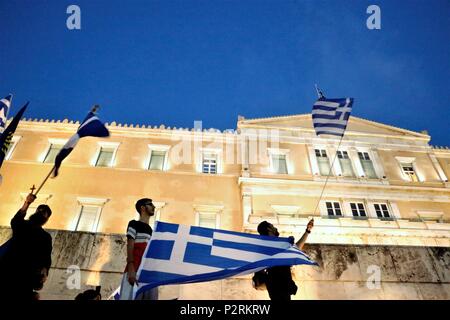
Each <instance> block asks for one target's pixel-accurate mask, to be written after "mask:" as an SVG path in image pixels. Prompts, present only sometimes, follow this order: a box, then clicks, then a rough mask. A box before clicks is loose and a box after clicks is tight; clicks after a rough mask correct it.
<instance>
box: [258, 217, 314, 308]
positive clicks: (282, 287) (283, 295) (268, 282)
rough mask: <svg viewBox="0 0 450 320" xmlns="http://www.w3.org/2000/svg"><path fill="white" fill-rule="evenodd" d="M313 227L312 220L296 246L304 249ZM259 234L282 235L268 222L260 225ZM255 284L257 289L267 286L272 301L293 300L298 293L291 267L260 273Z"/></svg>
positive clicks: (276, 268) (281, 267)
mask: <svg viewBox="0 0 450 320" xmlns="http://www.w3.org/2000/svg"><path fill="white" fill-rule="evenodd" d="M313 226H314V220H313V219H311V220H310V221H309V222H308V225H307V226H306V230H305V232H304V234H303V236H302V237H301V238H300V240H298V241H297V243H296V244H295V245H296V246H297V247H298V248H299V249H300V250H302V249H303V246H304V245H305V242H306V239H307V238H308V235H309V234H310V233H311V229H312V228H313ZM258 233H259V234H260V235H265V236H273V237H278V236H279V235H280V234H279V232H278V230H277V228H275V227H274V226H273V224H271V223H269V222H267V221H263V222H261V223H260V224H259V225H258ZM292 238H293V237H292ZM293 241H294V239H293ZM293 241H292V242H293ZM253 284H254V286H255V287H263V286H264V285H265V287H266V289H267V291H268V293H269V297H270V299H271V300H291V295H295V294H296V293H297V285H296V284H295V282H294V280H292V274H291V267H290V266H276V267H271V268H267V269H265V270H261V271H258V272H256V273H255V275H254V276H253Z"/></svg>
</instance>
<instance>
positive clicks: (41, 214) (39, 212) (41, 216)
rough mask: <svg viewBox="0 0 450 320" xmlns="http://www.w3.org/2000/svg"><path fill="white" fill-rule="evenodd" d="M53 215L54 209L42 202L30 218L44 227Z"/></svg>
mask: <svg viewBox="0 0 450 320" xmlns="http://www.w3.org/2000/svg"><path fill="white" fill-rule="evenodd" d="M51 215H52V210H51V209H50V207H49V206H48V205H46V204H40V205H39V206H38V207H37V209H36V212H35V213H33V214H32V215H31V216H30V218H29V220H30V221H31V222H33V223H34V224H36V225H38V226H41V227H42V226H43V225H44V224H45V223H46V222H47V221H48V219H49V218H50V216H51Z"/></svg>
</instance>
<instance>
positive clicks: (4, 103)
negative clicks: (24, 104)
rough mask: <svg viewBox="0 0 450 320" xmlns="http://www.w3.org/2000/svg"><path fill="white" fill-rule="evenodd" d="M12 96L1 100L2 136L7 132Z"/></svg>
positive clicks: (0, 122)
mask: <svg viewBox="0 0 450 320" xmlns="http://www.w3.org/2000/svg"><path fill="white" fill-rule="evenodd" d="M11 100H12V94H10V95H8V96H7V97H5V98H3V99H1V100H0V134H2V133H3V131H5V127H6V121H7V120H8V112H9V108H10V107H11Z"/></svg>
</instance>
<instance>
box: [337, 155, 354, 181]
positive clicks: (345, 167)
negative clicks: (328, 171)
mask: <svg viewBox="0 0 450 320" xmlns="http://www.w3.org/2000/svg"><path fill="white" fill-rule="evenodd" d="M337 157H338V159H339V164H340V165H341V169H342V175H343V176H344V177H354V176H355V172H354V171H353V167H352V161H351V160H350V158H349V156H348V153H347V151H338V152H337Z"/></svg>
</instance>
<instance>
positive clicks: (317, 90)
mask: <svg viewBox="0 0 450 320" xmlns="http://www.w3.org/2000/svg"><path fill="white" fill-rule="evenodd" d="M314 86H315V87H316V92H317V96H318V97H319V99H320V98H322V95H321V94H320V92H319V87H317V83H316V84H315V85H314Z"/></svg>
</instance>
